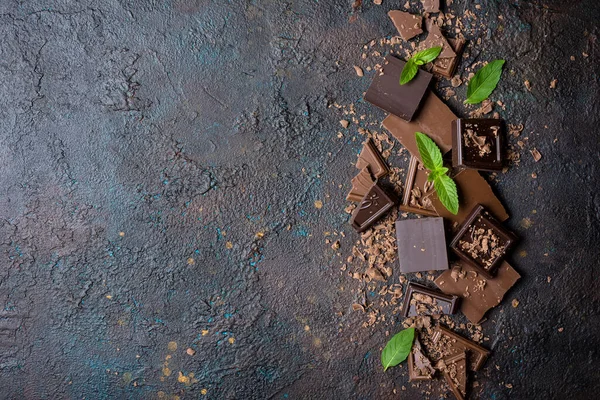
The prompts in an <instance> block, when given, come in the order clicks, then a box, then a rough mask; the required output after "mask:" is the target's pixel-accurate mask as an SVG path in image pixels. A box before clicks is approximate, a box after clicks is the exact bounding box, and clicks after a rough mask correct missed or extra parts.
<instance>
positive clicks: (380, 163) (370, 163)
mask: <svg viewBox="0 0 600 400" xmlns="http://www.w3.org/2000/svg"><path fill="white" fill-rule="evenodd" d="M366 167H369V171H371V173H372V174H373V176H374V177H375V178H381V177H382V176H385V175H387V174H388V173H389V172H390V169H389V167H388V166H387V164H386V163H385V161H384V160H383V157H382V156H381V154H380V153H379V151H378V150H377V147H375V144H374V143H373V141H372V140H371V139H367V141H366V142H365V143H363V148H362V151H361V152H360V154H359V156H358V160H357V161H356V168H358V169H364V168H366Z"/></svg>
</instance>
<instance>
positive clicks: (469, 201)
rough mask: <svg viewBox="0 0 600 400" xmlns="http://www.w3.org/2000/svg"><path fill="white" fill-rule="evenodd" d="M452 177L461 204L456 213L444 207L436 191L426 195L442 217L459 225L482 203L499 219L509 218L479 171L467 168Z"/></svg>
mask: <svg viewBox="0 0 600 400" xmlns="http://www.w3.org/2000/svg"><path fill="white" fill-rule="evenodd" d="M452 179H454V182H455V183H456V187H457V189H458V201H459V206H458V213H457V214H456V215H454V214H452V213H451V212H450V211H448V210H447V209H446V207H444V205H443V204H442V203H441V202H440V200H439V198H438V196H437V194H436V193H435V192H431V193H430V194H428V195H426V196H425V197H428V198H429V199H431V204H432V205H433V208H434V209H435V211H436V212H437V213H438V215H439V216H440V217H444V218H446V219H448V220H450V221H452V222H454V223H456V224H457V225H458V224H461V223H462V222H463V221H464V220H465V219H466V218H467V215H469V212H470V211H471V210H472V209H473V207H475V206H476V205H477V204H481V205H483V206H485V208H486V209H487V210H489V211H490V212H491V213H492V214H493V215H494V216H495V217H496V219H498V220H499V221H505V220H507V219H508V214H507V213H506V210H505V209H504V206H503V205H502V203H501V202H500V200H499V199H498V198H497V197H496V195H495V194H494V192H493V191H492V188H491V187H490V185H489V184H488V183H487V181H486V180H485V179H484V178H483V177H482V176H481V175H480V174H479V172H477V171H476V170H474V169H465V170H462V171H459V172H458V173H457V174H456V175H454V176H453V177H452Z"/></svg>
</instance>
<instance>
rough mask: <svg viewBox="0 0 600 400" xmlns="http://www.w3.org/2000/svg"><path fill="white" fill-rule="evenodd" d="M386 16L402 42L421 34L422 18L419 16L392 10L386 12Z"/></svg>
mask: <svg viewBox="0 0 600 400" xmlns="http://www.w3.org/2000/svg"><path fill="white" fill-rule="evenodd" d="M388 16H389V17H390V19H391V20H392V22H393V23H394V26H395V27H396V29H397V30H398V33H399V34H400V37H401V38H402V39H404V40H409V39H412V38H414V37H415V36H417V35H420V34H421V33H423V29H422V28H421V24H422V23H423V17H421V16H420V15H414V14H410V13H407V12H404V11H399V10H392V11H390V12H388Z"/></svg>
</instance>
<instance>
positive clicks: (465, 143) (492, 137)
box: [452, 118, 503, 171]
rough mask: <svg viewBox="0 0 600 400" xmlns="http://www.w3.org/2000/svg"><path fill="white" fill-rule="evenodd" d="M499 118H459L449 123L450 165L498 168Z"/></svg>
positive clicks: (485, 168)
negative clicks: (450, 132) (450, 139)
mask: <svg viewBox="0 0 600 400" xmlns="http://www.w3.org/2000/svg"><path fill="white" fill-rule="evenodd" d="M502 127H503V121H502V120H501V119H496V118H480V119H462V118H459V119H457V120H456V121H454V122H453V123H452V166H453V167H465V168H473V169H480V170H485V171H499V170H502V167H503V165H502V164H503V162H502V161H503V158H502V154H503V133H502V131H503V129H502Z"/></svg>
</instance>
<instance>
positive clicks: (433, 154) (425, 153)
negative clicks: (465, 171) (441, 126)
mask: <svg viewBox="0 0 600 400" xmlns="http://www.w3.org/2000/svg"><path fill="white" fill-rule="evenodd" d="M415 139H416V140H417V148H418V149H419V154H420V155H421V161H422V162H423V165H424V166H425V168H427V169H428V170H430V171H431V172H434V171H436V170H438V169H440V168H443V167H444V161H443V160H442V152H441V151H440V149H439V148H438V147H437V145H436V144H435V142H434V141H433V140H431V138H429V136H427V135H425V134H423V133H421V132H415Z"/></svg>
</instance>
